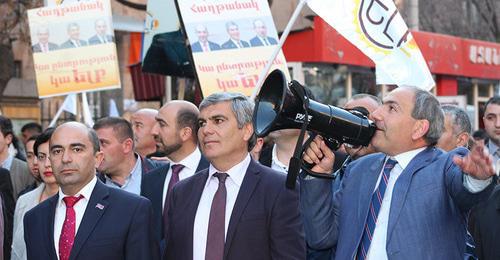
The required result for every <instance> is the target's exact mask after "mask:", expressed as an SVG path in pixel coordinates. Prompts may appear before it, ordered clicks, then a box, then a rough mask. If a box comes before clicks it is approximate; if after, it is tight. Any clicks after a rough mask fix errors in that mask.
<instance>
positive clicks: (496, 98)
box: [484, 96, 500, 110]
mask: <svg viewBox="0 0 500 260" xmlns="http://www.w3.org/2000/svg"><path fill="white" fill-rule="evenodd" d="M490 104H495V105H500V96H494V97H491V98H490V99H488V101H487V102H486V104H485V105H484V110H486V108H488V106H489V105H490Z"/></svg>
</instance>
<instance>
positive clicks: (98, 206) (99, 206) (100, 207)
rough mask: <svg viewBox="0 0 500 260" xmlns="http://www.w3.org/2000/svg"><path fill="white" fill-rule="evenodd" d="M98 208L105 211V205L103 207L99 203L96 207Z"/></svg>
mask: <svg viewBox="0 0 500 260" xmlns="http://www.w3.org/2000/svg"><path fill="white" fill-rule="evenodd" d="M95 207H96V208H98V209H100V210H103V209H104V205H102V204H101V203H97V204H96V205H95Z"/></svg>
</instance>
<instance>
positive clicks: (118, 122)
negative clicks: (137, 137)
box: [93, 117, 134, 142]
mask: <svg viewBox="0 0 500 260" xmlns="http://www.w3.org/2000/svg"><path fill="white" fill-rule="evenodd" d="M109 127H111V128H113V133H114V134H115V137H116V139H118V141H120V142H123V141H125V140H126V139H127V138H130V139H132V140H134V132H133V130H132V125H131V124H130V122H128V121H127V120H125V119H123V118H121V117H105V118H101V119H99V120H97V122H96V123H95V124H94V127H93V128H94V130H96V131H97V130H99V129H102V128H109Z"/></svg>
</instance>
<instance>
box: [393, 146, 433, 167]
mask: <svg viewBox="0 0 500 260" xmlns="http://www.w3.org/2000/svg"><path fill="white" fill-rule="evenodd" d="M426 148H427V147H420V148H417V149H415V150H411V151H407V152H404V153H400V154H398V155H396V156H394V159H395V160H396V161H398V164H399V166H401V168H403V170H404V169H405V168H406V166H408V164H410V161H411V160H413V158H414V157H415V156H417V154H419V153H420V152H421V151H423V150H425V149H426Z"/></svg>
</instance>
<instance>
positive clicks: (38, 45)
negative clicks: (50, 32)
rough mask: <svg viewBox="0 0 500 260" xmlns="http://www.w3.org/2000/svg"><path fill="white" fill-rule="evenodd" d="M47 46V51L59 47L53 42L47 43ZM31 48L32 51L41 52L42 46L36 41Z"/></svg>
mask: <svg viewBox="0 0 500 260" xmlns="http://www.w3.org/2000/svg"><path fill="white" fill-rule="evenodd" d="M47 45H48V47H49V51H55V50H57V49H59V46H57V44H55V43H51V42H49V43H47ZM32 48H33V52H42V47H41V45H40V43H37V44H35V45H33V46H32Z"/></svg>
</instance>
